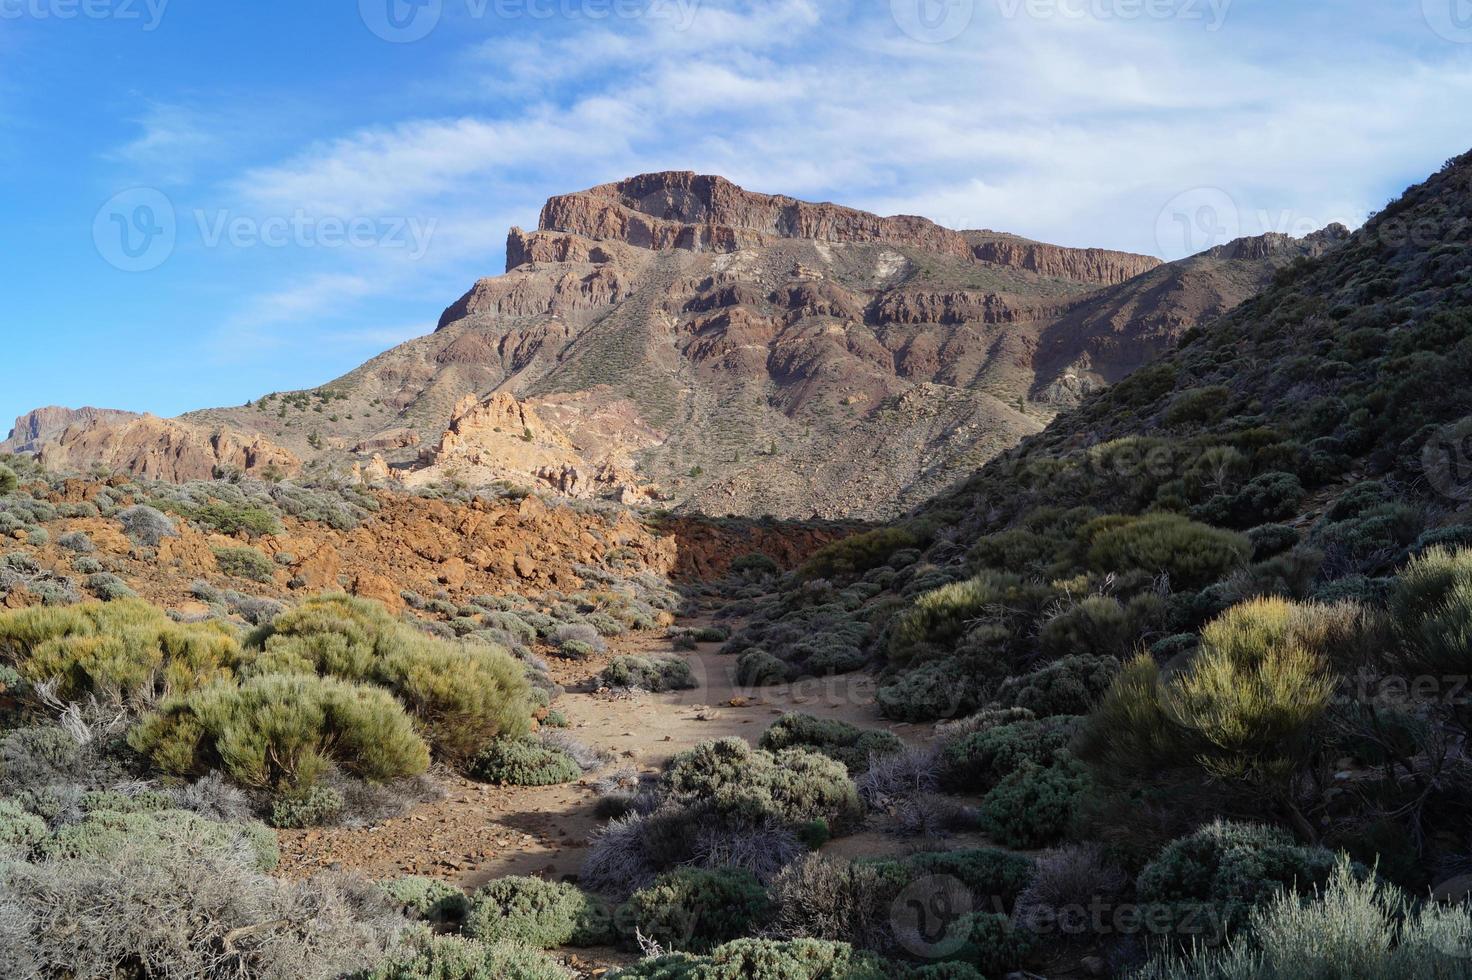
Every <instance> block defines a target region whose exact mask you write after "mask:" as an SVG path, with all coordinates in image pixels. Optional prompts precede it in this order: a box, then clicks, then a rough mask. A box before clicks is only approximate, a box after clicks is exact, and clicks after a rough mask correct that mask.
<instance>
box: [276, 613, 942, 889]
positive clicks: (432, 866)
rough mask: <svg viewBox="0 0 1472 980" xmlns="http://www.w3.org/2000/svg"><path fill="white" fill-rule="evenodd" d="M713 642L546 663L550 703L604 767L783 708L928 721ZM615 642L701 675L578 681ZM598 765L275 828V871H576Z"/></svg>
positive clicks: (649, 761) (661, 755)
mask: <svg viewBox="0 0 1472 980" xmlns="http://www.w3.org/2000/svg"><path fill="white" fill-rule="evenodd" d="M686 625H697V624H694V623H687V624H686ZM719 648H720V644H716V643H708V644H702V645H701V646H700V647H699V648H698V649H697V650H695V651H692V652H677V651H676V650H675V649H674V647H673V645H672V644H671V641H670V640H668V639H666V638H663V637H655V636H649V635H640V636H634V637H623V638H619V639H618V640H616V641H615V642H614V643H613V647H612V649H611V650H610V651H609V653H608V654H606V655H603V656H600V657H598V658H596V659H594V660H590V661H586V662H582V663H576V664H569V663H565V662H562V663H554V664H553V670H554V675H555V676H556V677H557V680H558V682H559V683H561V684H563V685H565V686H566V687H567V688H568V693H566V694H565V695H563V696H562V697H561V698H560V699H559V700H558V702H557V705H556V707H557V708H558V710H560V711H561V712H562V713H563V714H564V715H566V716H567V718H568V720H569V723H570V726H571V727H570V732H571V734H572V735H574V736H575V737H576V738H577V739H579V740H580V741H582V742H585V743H587V744H589V745H592V746H597V747H600V748H603V749H605V750H607V751H609V752H611V753H613V755H614V756H615V757H616V758H615V761H614V762H612V763H611V764H610V765H609V766H608V767H607V768H606V769H605V770H603V771H605V772H607V771H612V770H615V769H618V768H621V767H629V768H633V769H635V770H637V771H638V772H640V773H653V772H657V771H659V769H660V767H662V766H663V764H664V763H665V762H666V761H667V760H668V759H669V758H670V757H671V756H672V755H674V754H675V753H677V752H680V751H683V750H684V749H687V748H689V747H690V746H692V745H694V744H696V743H697V742H701V741H704V740H707V739H712V738H721V737H725V736H728V735H739V736H741V737H743V738H745V739H747V740H748V741H751V742H753V743H755V742H756V740H757V739H758V738H760V737H761V733H762V732H763V731H764V730H765V729H766V727H767V726H768V725H770V724H771V723H772V721H773V720H774V719H775V718H776V717H777V716H779V715H781V714H783V713H785V712H788V711H803V712H807V713H809V714H813V715H817V716H819V717H824V718H836V719H841V720H844V721H848V722H852V723H854V724H857V725H862V726H865V727H870V728H884V729H887V730H889V731H893V732H895V733H896V734H897V735H899V736H900V737H901V738H904V739H905V740H906V741H924V740H925V739H926V738H927V737H928V736H929V733H930V730H929V726H914V725H906V724H893V723H887V722H885V721H884V720H883V719H881V718H880V717H879V713H878V710H877V709H876V708H875V706H874V681H873V678H872V677H870V676H868V675H864V674H850V675H846V676H843V677H831V678H821V679H811V680H805V681H799V682H797V683H795V684H791V685H783V686H780V687H769V688H755V689H749V688H743V687H741V686H740V685H737V684H736V683H735V680H734V677H733V674H734V671H735V667H736V658H735V657H732V656H724V655H722V654H720V653H718V652H717V651H718V650H719ZM622 653H633V654H641V655H657V656H678V657H682V658H684V659H686V660H687V661H688V662H689V663H690V665H691V668H692V670H693V671H694V673H695V676H696V679H697V680H698V681H699V682H700V686H699V687H698V688H697V689H695V690H692V691H681V692H676V693H669V694H647V693H641V694H638V695H611V694H610V693H609V692H606V691H605V692H601V693H600V692H596V691H591V690H588V689H587V688H588V687H589V686H590V685H587V684H586V683H585V682H586V681H587V680H588V679H589V678H591V677H593V676H595V675H596V674H597V673H598V672H599V671H600V670H602V668H603V666H604V664H605V663H606V662H607V661H608V660H609V659H611V657H613V656H615V655H617V654H622ZM596 776H597V774H596V773H595V774H590V775H589V776H588V777H586V778H585V779H583V780H581V781H579V782H577V783H572V784H566V785H561V786H546V787H524V786H486V785H482V784H479V783H473V782H470V781H469V780H464V779H460V778H458V777H450V778H448V779H447V780H446V781H445V783H446V784H445V787H444V788H445V790H446V796H445V797H444V798H443V799H440V800H436V801H433V802H430V803H424V804H421V805H419V806H417V807H415V808H414V809H413V810H412V811H410V812H409V813H407V814H405V815H404V816H402V817H397V818H394V819H391V820H388V821H386V822H384V823H381V824H379V825H377V826H374V827H367V828H346V827H331V828H321V829H315V830H305V831H283V832H281V834H280V838H281V850H282V864H281V871H280V873H281V874H283V875H288V876H302V875H309V874H312V873H315V872H317V871H321V870H324V869H333V870H350V871H357V872H360V873H363V874H365V875H367V876H369V877H371V878H375V879H384V878H393V877H397V876H399V875H403V874H425V875H431V876H433V877H437V878H442V879H445V880H447V881H454V882H458V883H459V884H462V885H464V886H465V887H467V888H474V887H476V886H478V885H481V884H484V883H485V882H487V881H490V880H493V879H495V878H500V877H503V876H505V875H529V874H535V875H544V876H547V877H549V878H553V879H560V878H562V877H564V876H572V875H576V874H577V873H578V869H579V867H580V866H581V864H582V860H583V853H584V850H585V845H586V841H587V837H588V835H589V834H590V833H591V832H592V831H593V830H594V829H596V827H597V826H598V823H599V822H598V821H597V820H596V819H594V817H593V805H594V803H595V802H596V799H597V796H596V794H595V793H594V791H593V790H592V788H591V786H590V785H589V784H590V783H591V782H592V781H593V779H594V778H596ZM866 836H867V835H866ZM856 843H858V842H851V846H852V845H853V844H856Z"/></svg>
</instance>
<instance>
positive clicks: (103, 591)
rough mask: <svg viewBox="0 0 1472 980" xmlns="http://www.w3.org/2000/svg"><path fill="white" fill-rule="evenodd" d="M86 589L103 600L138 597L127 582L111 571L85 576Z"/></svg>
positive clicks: (114, 600)
mask: <svg viewBox="0 0 1472 980" xmlns="http://www.w3.org/2000/svg"><path fill="white" fill-rule="evenodd" d="M79 570H80V569H79ZM87 591H88V592H90V593H92V594H93V595H95V596H96V597H97V598H99V599H101V600H102V601H103V602H117V601H118V600H119V599H136V598H138V593H136V592H134V591H133V590H132V589H130V588H129V587H128V583H126V582H124V581H123V580H122V579H120V578H118V577H117V576H116V575H114V574H112V573H111V572H96V573H94V574H92V575H89V576H87Z"/></svg>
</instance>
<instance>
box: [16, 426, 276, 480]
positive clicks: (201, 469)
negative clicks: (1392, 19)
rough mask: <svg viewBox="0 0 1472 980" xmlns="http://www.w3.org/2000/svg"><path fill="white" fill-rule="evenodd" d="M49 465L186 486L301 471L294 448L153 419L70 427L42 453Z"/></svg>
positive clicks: (57, 469) (45, 444)
mask: <svg viewBox="0 0 1472 980" xmlns="http://www.w3.org/2000/svg"><path fill="white" fill-rule="evenodd" d="M36 456H37V458H38V460H39V461H40V462H41V464H42V465H43V466H45V467H46V468H47V469H49V470H52V471H54V472H58V473H81V472H89V471H92V470H95V469H99V468H100V469H102V470H105V471H107V472H119V473H128V474H131V475H133V476H137V477H142V478H144V479H150V480H166V481H172V482H176V483H183V482H187V481H189V480H210V479H214V478H217V477H220V476H225V475H228V474H231V473H239V474H243V475H247V476H255V477H276V478H283V477H289V476H295V475H296V474H298V473H299V472H301V468H302V464H301V460H300V459H298V458H297V457H296V456H295V455H294V454H292V453H291V452H290V451H289V450H286V449H283V448H281V447H280V446H277V445H275V444H273V443H271V442H268V441H267V440H265V439H263V438H261V437H260V436H259V435H255V434H244V433H240V432H233V431H227V430H214V431H210V430H207V429H205V428H202V427H200V426H197V425H192V424H190V423H187V422H181V421H178V420H175V419H161V418H156V417H154V416H152V415H141V416H133V417H127V418H117V417H112V416H108V415H96V416H94V417H92V418H90V419H87V420H85V421H79V422H76V423H74V424H72V425H69V426H67V427H66V428H65V429H64V430H62V431H61V432H60V433H57V434H56V435H54V436H52V437H51V438H50V439H48V440H46V441H45V442H43V443H42V444H41V445H40V447H39V448H38V449H37V450H36Z"/></svg>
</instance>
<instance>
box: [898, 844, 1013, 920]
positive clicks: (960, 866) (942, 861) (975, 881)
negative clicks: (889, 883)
mask: <svg viewBox="0 0 1472 980" xmlns="http://www.w3.org/2000/svg"><path fill="white" fill-rule="evenodd" d="M878 867H880V869H881V870H884V871H886V873H888V874H890V875H891V876H893V877H897V878H898V879H900V880H901V881H902V882H903V883H904V884H909V883H911V882H913V881H916V880H918V879H920V878H924V877H927V876H944V877H950V878H955V879H956V880H957V881H959V882H960V883H961V885H962V886H963V887H965V888H966V890H967V891H969V892H971V894H972V895H973V896H975V897H976V898H977V899H978V901H979V902H981V901H985V902H991V901H992V900H996V901H1000V902H1001V903H1002V905H1003V907H1004V908H1010V907H1011V906H1012V903H1013V902H1015V901H1016V900H1017V897H1018V896H1019V895H1021V894H1022V890H1023V889H1024V888H1025V887H1027V883H1028V881H1029V880H1030V879H1031V878H1032V874H1033V862H1032V861H1031V860H1029V859H1028V858H1025V857H1022V856H1020V855H1017V854H1008V853H1007V852H1006V851H1002V850H998V849H997V848H992V847H978V848H967V849H963V850H958V851H926V852H921V853H919V854H911V855H910V856H908V857H905V858H902V859H899V860H896V861H881V862H879V864H878Z"/></svg>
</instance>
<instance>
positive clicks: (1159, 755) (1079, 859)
mask: <svg viewBox="0 0 1472 980" xmlns="http://www.w3.org/2000/svg"><path fill="white" fill-rule="evenodd" d="M1468 364H1472V155H1469V156H1466V157H1462V158H1459V159H1456V160H1452V161H1449V162H1448V164H1447V165H1446V167H1445V168H1443V169H1442V171H1441V172H1439V173H1438V174H1436V175H1435V176H1433V177H1431V178H1430V179H1429V180H1428V181H1427V182H1425V183H1424V184H1421V185H1418V186H1416V187H1413V188H1411V189H1410V190H1408V191H1407V192H1406V194H1405V195H1404V196H1403V197H1402V198H1400V199H1399V200H1397V201H1395V202H1393V203H1391V204H1390V205H1389V206H1388V207H1387V208H1386V209H1385V210H1384V211H1382V212H1381V213H1380V214H1378V215H1377V216H1375V217H1374V218H1373V219H1372V220H1371V221H1370V222H1369V223H1368V224H1367V225H1366V226H1365V227H1364V228H1362V229H1361V230H1360V231H1358V232H1356V233H1355V234H1354V235H1353V236H1352V237H1351V238H1350V239H1349V241H1348V242H1347V243H1345V244H1343V245H1342V246H1340V247H1338V248H1336V249H1333V250H1330V251H1329V252H1327V253H1326V254H1325V255H1324V256H1322V257H1321V258H1317V259H1305V260H1301V261H1298V262H1296V263H1294V264H1293V265H1292V266H1291V267H1289V268H1286V269H1284V270H1283V271H1282V272H1281V273H1280V274H1279V275H1278V277H1277V279H1276V281H1275V282H1274V284H1273V285H1272V287H1271V288H1269V289H1268V290H1267V291H1266V292H1264V293H1263V294H1262V295H1260V296H1259V297H1258V298H1256V299H1254V300H1252V301H1249V302H1248V303H1246V304H1244V305H1243V306H1242V307H1240V308H1239V309H1237V310H1236V311H1234V312H1233V313H1231V314H1229V315H1227V316H1226V317H1224V318H1222V319H1221V320H1219V321H1217V322H1215V323H1212V324H1210V325H1207V326H1204V327H1201V328H1198V329H1194V330H1192V331H1190V332H1189V333H1188V334H1187V335H1186V336H1185V337H1184V338H1183V340H1182V342H1181V344H1180V346H1179V348H1178V349H1177V350H1175V351H1173V352H1171V353H1169V354H1167V355H1165V356H1163V357H1162V358H1161V359H1160V360H1158V361H1157V362H1155V363H1153V364H1151V365H1149V366H1147V367H1145V368H1142V369H1141V370H1139V371H1138V372H1136V373H1135V374H1134V375H1132V376H1131V377H1130V378H1128V379H1126V380H1124V381H1122V382H1121V383H1119V384H1117V385H1115V386H1113V387H1112V388H1110V389H1108V390H1106V391H1104V392H1101V393H1099V394H1097V395H1094V396H1092V397H1090V398H1088V399H1086V400H1085V401H1084V402H1083V404H1082V405H1081V406H1080V407H1079V408H1078V409H1077V410H1075V411H1073V412H1071V413H1069V414H1067V415H1065V416H1062V417H1060V418H1059V419H1058V420H1057V421H1055V422H1054V424H1052V425H1051V426H1050V427H1049V428H1048V429H1047V430H1046V431H1044V432H1043V433H1041V434H1039V435H1037V436H1034V437H1030V438H1029V439H1027V440H1025V441H1024V442H1023V443H1022V445H1021V446H1019V447H1018V448H1017V449H1016V450H1014V451H1012V452H1011V453H1009V454H1007V455H1006V456H1004V457H1002V458H1000V459H998V460H996V461H994V462H993V463H991V464H989V465H988V466H987V467H985V468H984V469H982V470H981V471H980V472H978V473H977V474H976V475H975V476H974V477H973V478H972V479H970V480H968V481H967V482H966V483H965V484H964V485H962V486H960V487H958V488H956V489H955V490H954V491H952V492H950V493H948V494H946V495H945V496H943V497H941V498H938V499H937V500H935V501H933V502H932V503H930V504H928V505H926V506H924V507H922V508H920V509H919V510H918V511H916V512H915V513H914V514H913V515H911V516H910V517H909V518H907V519H905V520H903V521H900V522H898V523H896V524H894V525H892V526H889V527H885V528H882V529H878V530H874V531H870V532H868V533H864V534H860V535H856V536H854V537H851V538H848V539H845V540H844V541H841V542H838V543H836V544H834V545H831V546H829V547H827V548H825V549H824V550H823V551H821V552H819V553H818V554H816V555H815V556H814V557H813V558H812V559H810V560H809V561H808V562H807V563H806V564H805V565H804V566H803V567H802V568H801V569H800V570H799V571H798V572H796V573H794V574H793V575H790V576H788V577H787V578H786V579H785V580H784V582H783V585H782V587H781V588H780V589H779V590H777V592H776V593H774V594H766V595H764V594H763V590H760V589H746V590H744V591H743V590H742V589H740V588H738V589H736V590H735V591H733V592H732V594H733V595H736V596H738V597H739V598H738V599H737V601H736V602H735V603H733V604H732V606H730V607H728V609H727V612H728V614H729V615H731V616H732V617H733V618H741V619H744V620H745V621H746V622H745V625H744V628H741V629H739V630H738V631H737V632H736V633H735V635H734V636H733V638H732V639H731V641H729V642H728V644H727V645H726V650H727V651H728V652H729V653H731V654H732V655H734V656H736V657H738V658H739V662H740V663H741V664H742V665H743V668H742V669H743V670H744V671H746V673H747V674H748V676H749V679H750V681H751V683H753V684H762V683H781V682H787V681H794V680H797V679H801V678H807V677H822V676H825V675H833V674H839V675H841V674H845V673H847V672H850V671H854V670H859V669H872V670H875V671H877V672H878V674H879V687H878V691H877V702H878V707H879V709H880V711H881V712H882V713H883V714H884V715H885V716H886V717H888V718H890V719H892V720H896V721H904V722H910V723H924V724H934V725H935V733H936V735H935V739H934V741H933V743H932V745H933V746H934V749H935V753H936V754H935V756H934V768H933V770H931V773H932V775H933V778H934V782H933V783H932V785H931V787H930V790H931V792H938V793H941V794H943V797H941V799H950V800H967V799H971V800H977V799H979V802H978V803H977V805H976V808H975V811H974V813H973V814H972V815H971V819H974V823H973V824H972V826H974V827H979V828H980V829H981V830H982V831H984V832H985V833H986V834H987V835H988V836H989V837H990V838H991V840H993V841H994V842H996V843H997V844H1000V845H1003V846H1005V847H1009V848H1015V849H1021V850H1029V851H1031V850H1034V849H1037V848H1055V849H1061V850H1055V851H1050V852H1048V854H1050V855H1055V856H1048V857H1044V858H1042V859H1041V860H1040V865H1039V868H1040V871H1039V875H1038V877H1036V878H1035V879H1034V885H1035V886H1036V888H1037V889H1038V890H1039V892H1048V891H1049V890H1050V889H1052V888H1053V887H1054V886H1055V885H1056V887H1057V889H1058V890H1057V891H1056V892H1053V893H1052V897H1051V898H1050V901H1052V902H1054V903H1056V904H1055V905H1054V909H1055V911H1056V908H1057V907H1060V906H1076V907H1078V908H1085V909H1086V908H1089V907H1091V903H1095V902H1102V903H1103V904H1104V906H1105V907H1106V908H1109V909H1114V908H1115V907H1117V906H1120V905H1121V904H1126V905H1129V906H1130V907H1131V908H1132V909H1134V910H1135V911H1137V912H1138V911H1139V910H1140V909H1145V910H1152V909H1153V910H1156V911H1158V912H1160V915H1161V918H1160V922H1161V923H1164V925H1163V926H1161V927H1160V928H1155V929H1148V928H1147V929H1143V930H1140V929H1136V930H1133V931H1129V935H1122V934H1120V932H1119V930H1117V929H1114V928H1109V927H1108V923H1106V924H1105V926H1102V927H1101V926H1100V924H1099V923H1098V921H1097V920H1096V921H1095V922H1093V923H1092V924H1087V925H1085V926H1082V927H1081V928H1079V929H1078V930H1077V931H1075V932H1072V933H1070V941H1071V942H1073V943H1074V945H1075V947H1076V949H1075V953H1076V954H1077V955H1076V956H1075V961H1077V960H1078V959H1079V958H1080V957H1082V956H1084V954H1088V955H1089V956H1092V957H1095V959H1091V960H1089V963H1090V965H1091V966H1093V967H1094V968H1096V969H1108V970H1122V971H1124V972H1128V971H1129V970H1132V969H1139V970H1143V971H1144V972H1142V973H1140V974H1139V975H1140V976H1150V977H1167V976H1169V977H1223V978H1225V977H1233V978H1235V977H1254V978H1256V977H1264V978H1265V977H1288V976H1293V977H1302V976H1324V977H1328V976H1357V977H1358V976H1364V977H1371V976H1377V977H1378V976H1446V977H1451V976H1457V977H1460V976H1467V975H1469V974H1472V966H1469V961H1468V960H1467V959H1466V949H1467V946H1466V944H1465V942H1464V941H1463V940H1461V939H1459V938H1457V937H1460V936H1464V935H1466V930H1467V929H1468V926H1469V920H1468V916H1467V912H1466V910H1465V908H1464V907H1463V906H1462V905H1460V904H1453V905H1437V904H1427V903H1426V901H1425V898H1426V896H1428V895H1431V894H1435V895H1437V896H1440V897H1441V898H1442V899H1443V900H1452V901H1454V902H1458V903H1459V902H1460V899H1462V898H1463V897H1465V894H1466V889H1465V887H1463V886H1462V884H1460V882H1461V881H1462V879H1461V878H1460V876H1461V875H1462V874H1464V873H1465V871H1466V869H1467V868H1468V867H1472V864H1469V862H1472V841H1469V840H1468V838H1467V835H1466V830H1465V828H1466V820H1467V816H1468V813H1469V809H1472V772H1469V770H1468V769H1467V767H1466V763H1465V758H1464V754H1463V746H1464V745H1465V743H1466V740H1467V735H1468V728H1467V726H1468V723H1469V721H1472V716H1469V712H1468V710H1467V706H1466V705H1467V694H1466V690H1465V688H1466V683H1465V679H1466V677H1467V675H1468V673H1469V668H1472V512H1469V507H1468V501H1469V500H1472V492H1469V480H1472V453H1469V451H1468V447H1469V443H1468V436H1467V432H1468V431H1469V426H1472V423H1469V422H1468V421H1467V419H1468V417H1469V416H1472V390H1469V388H1468V387H1467V385H1466V384H1465V383H1464V378H1463V377H1462V376H1463V375H1464V374H1465V371H1466V366H1467V365H1468ZM890 765H892V763H888V764H887V763H885V761H884V759H883V757H882V756H879V755H875V756H873V757H871V759H870V761H869V767H870V768H869V770H868V771H869V773H870V774H874V773H879V772H883V771H884V770H885V769H886V768H888V766H890ZM867 778H870V777H869V776H868V775H861V776H860V784H861V785H862V784H863V782H864V780H865V779H867ZM936 800H937V798H936V797H931V798H930V802H931V804H932V805H939V804H937V803H936ZM910 819H914V817H913V816H911V817H910ZM1214 820H1215V821H1217V822H1216V823H1213V822H1212V821H1214ZM1044 868H1053V869H1055V870H1056V871H1057V873H1058V874H1059V875H1061V876H1062V878H1061V880H1059V881H1057V882H1049V881H1048V878H1049V875H1050V874H1052V873H1053V872H1052V871H1043V870H1042V869H1044ZM1295 894H1296V895H1297V896H1298V897H1296V898H1295V897H1293V896H1294V895H1295ZM1303 903H1307V904H1306V905H1305V904H1303ZM1190 909H1193V910H1195V911H1197V912H1201V913H1203V914H1206V915H1207V917H1208V918H1209V919H1210V920H1211V922H1212V923H1213V924H1214V927H1215V928H1214V929H1213V930H1211V931H1212V932H1213V933H1214V934H1215V939H1216V942H1215V943H1214V944H1211V948H1210V949H1209V950H1207V949H1199V950H1198V952H1197V953H1195V954H1193V955H1188V954H1187V951H1188V950H1189V949H1190V948H1191V947H1192V945H1193V943H1194V944H1195V945H1197V946H1200V940H1201V939H1202V936H1203V930H1201V929H1186V928H1184V925H1183V924H1184V923H1185V922H1186V921H1187V920H1188V919H1190V918H1192V916H1190V915H1187V911H1188V910H1190ZM1116 924H1117V923H1116ZM1054 929H1055V930H1056V922H1055V923H1054ZM1024 931H1025V930H1024ZM1127 931H1128V930H1127ZM1041 934H1042V935H1045V936H1046V935H1055V934H1056V931H1055V932H1050V931H1049V930H1047V929H1044V930H1043V931H1042V933H1041ZM1051 952H1055V953H1056V952H1057V947H1056V945H1055V946H1054V947H1053V948H1052V950H1051ZM1180 957H1184V958H1180ZM1345 964H1350V965H1348V966H1346V965H1345ZM1075 965H1076V963H1075Z"/></svg>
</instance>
